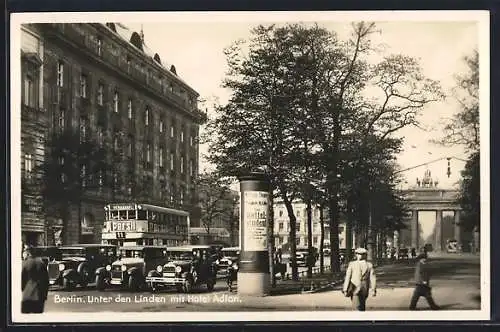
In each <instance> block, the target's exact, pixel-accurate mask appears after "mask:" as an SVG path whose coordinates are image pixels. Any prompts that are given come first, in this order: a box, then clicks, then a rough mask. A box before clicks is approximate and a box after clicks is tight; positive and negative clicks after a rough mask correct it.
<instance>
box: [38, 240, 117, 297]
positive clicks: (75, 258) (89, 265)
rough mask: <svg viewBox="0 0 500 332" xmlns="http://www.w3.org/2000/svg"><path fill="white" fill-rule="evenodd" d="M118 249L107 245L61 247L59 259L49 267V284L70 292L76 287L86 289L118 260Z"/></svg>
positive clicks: (51, 262) (53, 261)
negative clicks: (111, 263) (107, 267)
mask: <svg viewBox="0 0 500 332" xmlns="http://www.w3.org/2000/svg"><path fill="white" fill-rule="evenodd" d="M116 249H117V248H116V246H113V245H107V244H75V245H71V246H62V247H59V248H58V250H57V251H56V255H57V256H58V257H56V259H54V260H51V261H49V262H48V265H47V269H48V272H49V284H50V285H62V286H64V288H65V289H68V290H71V289H73V288H75V287H76V285H81V286H82V287H86V286H87V285H88V284H89V283H91V282H93V281H94V280H96V276H98V275H100V273H101V272H102V271H103V270H105V267H106V265H108V264H110V262H112V261H113V260H115V259H116ZM59 255H60V256H59ZM57 258H59V259H57Z"/></svg>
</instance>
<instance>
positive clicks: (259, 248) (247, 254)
mask: <svg viewBox="0 0 500 332" xmlns="http://www.w3.org/2000/svg"><path fill="white" fill-rule="evenodd" d="M239 180H240V195H241V197H240V198H241V199H240V203H241V204H240V206H241V213H240V244H241V256H240V264H239V266H240V268H239V271H238V294H242V295H251V296H264V295H266V294H268V293H269V287H270V274H269V256H268V252H267V241H268V234H267V225H268V223H269V215H268V207H269V199H270V197H269V180H268V179H267V178H266V176H265V175H264V174H262V173H251V174H249V175H245V176H240V177H239Z"/></svg>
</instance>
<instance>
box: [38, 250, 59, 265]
mask: <svg viewBox="0 0 500 332" xmlns="http://www.w3.org/2000/svg"><path fill="white" fill-rule="evenodd" d="M33 256H34V257H40V258H41V259H42V260H43V261H44V263H45V264H47V265H48V264H49V262H51V261H54V260H58V261H60V260H61V258H62V254H61V250H60V249H59V247H57V246H39V247H34V248H33Z"/></svg>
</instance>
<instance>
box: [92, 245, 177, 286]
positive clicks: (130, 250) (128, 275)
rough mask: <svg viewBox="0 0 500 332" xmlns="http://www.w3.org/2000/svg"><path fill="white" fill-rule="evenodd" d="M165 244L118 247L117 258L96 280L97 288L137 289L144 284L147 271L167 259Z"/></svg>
mask: <svg viewBox="0 0 500 332" xmlns="http://www.w3.org/2000/svg"><path fill="white" fill-rule="evenodd" d="M166 254H167V247H166V246H154V245H143V246H126V247H121V248H119V249H118V259H117V260H116V261H115V262H113V263H110V264H109V265H107V266H106V269H105V271H103V273H102V275H101V276H100V278H99V281H98V282H96V285H97V289H99V290H103V289H105V288H106V287H107V286H120V287H125V288H128V289H129V290H131V291H138V290H139V289H141V288H143V287H144V286H145V283H144V282H145V278H146V275H147V274H148V271H150V270H152V269H155V268H156V266H158V265H162V264H165V262H166V261H167V256H166Z"/></svg>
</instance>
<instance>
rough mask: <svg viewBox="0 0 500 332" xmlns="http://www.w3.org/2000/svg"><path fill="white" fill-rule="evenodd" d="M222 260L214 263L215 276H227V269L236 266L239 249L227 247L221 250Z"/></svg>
mask: <svg viewBox="0 0 500 332" xmlns="http://www.w3.org/2000/svg"><path fill="white" fill-rule="evenodd" d="M221 256H222V258H221V259H219V260H217V261H216V264H217V274H218V275H221V276H224V277H225V276H227V269H228V268H229V267H230V266H232V265H233V264H237V263H238V262H239V260H240V248H239V247H227V248H222V249H221Z"/></svg>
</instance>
